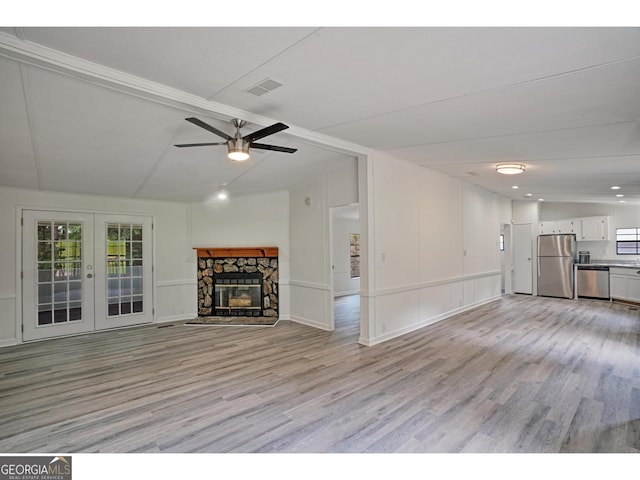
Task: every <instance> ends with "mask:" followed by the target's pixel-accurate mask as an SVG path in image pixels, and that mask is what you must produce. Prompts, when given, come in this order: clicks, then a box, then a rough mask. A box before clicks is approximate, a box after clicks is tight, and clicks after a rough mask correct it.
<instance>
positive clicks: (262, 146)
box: [249, 143, 298, 153]
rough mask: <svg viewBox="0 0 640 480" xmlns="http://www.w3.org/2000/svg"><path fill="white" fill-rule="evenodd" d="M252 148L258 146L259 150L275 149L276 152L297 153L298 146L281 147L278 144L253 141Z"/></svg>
mask: <svg viewBox="0 0 640 480" xmlns="http://www.w3.org/2000/svg"><path fill="white" fill-rule="evenodd" d="M249 147H250V148H257V149H259V150H273V151H274V152H284V153H295V152H297V151H298V149H297V148H289V147H279V146H277V145H266V144H264V143H251V144H250V145H249Z"/></svg>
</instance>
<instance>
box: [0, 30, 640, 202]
mask: <svg viewBox="0 0 640 480" xmlns="http://www.w3.org/2000/svg"><path fill="white" fill-rule="evenodd" d="M0 79H1V81H2V88H1V89H0V107H1V108H0V185H4V186H13V187H20V188H32V189H40V190H50V191H65V192H77V193H93V194H101V195H113V196H119V197H127V198H145V199H158V200H173V201H198V200H200V199H202V198H204V197H206V196H207V195H208V194H210V193H212V192H213V191H214V190H215V189H216V188H217V186H218V185H219V184H220V183H226V184H228V186H229V187H228V188H229V190H230V191H231V192H232V194H248V193H261V192H267V191H274V190H282V189H289V188H293V187H294V186H295V185H296V184H298V183H299V182H300V181H303V180H304V179H306V178H308V177H309V176H311V175H314V174H317V173H319V172H322V171H324V170H326V169H327V168H330V167H333V166H337V165H340V164H341V163H343V162H350V161H353V158H354V156H355V155H357V154H360V153H365V152H366V151H367V150H368V149H376V150H381V151H385V152H388V153H390V154H392V155H394V156H397V157H400V158H404V159H407V160H409V161H412V162H415V163H417V164H419V165H424V166H426V167H429V168H432V169H435V170H438V171H441V172H444V173H446V174H448V175H451V176H454V177H458V178H461V179H464V180H466V181H469V182H471V183H474V184H477V185H480V186H483V187H486V188H488V189H489V190H492V191H495V192H498V193H501V194H504V195H506V196H509V197H511V198H517V199H521V198H533V199H537V198H544V199H545V200H548V201H562V202H564V201H568V202H599V203H602V202H606V203H613V202H618V201H619V200H620V198H616V197H615V194H616V193H618V194H623V195H625V197H624V200H626V201H628V202H630V203H633V202H638V203H640V28H622V27H612V28H609V27H598V28H586V27H582V28H578V27H567V28H546V27H544V28H542V27H541V28H506V27H503V28H487V27H485V28H480V27H475V28H449V27H431V28H427V27H425V28H408V27H403V28H391V27H387V28H374V27H354V28H338V27H331V28H297V27H282V28H281V27H229V28H222V27H215V28H213V27H212V28H195V27H191V28H157V27H144V28H125V27H119V28H89V27H87V28H84V27H82V28H54V27H42V28H20V27H15V28H14V27H5V28H0ZM265 79H271V80H274V81H276V82H278V83H280V84H282V85H281V86H279V87H278V88H276V89H274V90H272V91H270V92H268V93H265V94H264V95H260V96H256V95H254V94H252V93H249V92H248V90H250V89H251V88H252V87H254V86H256V85H257V84H260V83H261V82H262V81H264V80H265ZM194 116H195V117H197V118H200V119H202V120H204V121H206V122H207V123H210V124H211V125H213V126H215V127H216V128H218V129H220V130H223V131H226V132H228V133H230V134H233V131H234V129H233V127H232V125H231V123H230V120H231V119H233V118H242V119H244V120H246V121H248V124H247V125H246V127H244V128H243V133H248V132H251V131H254V130H257V129H260V128H262V127H264V126H267V125H270V124H272V123H275V122H277V121H281V122H284V123H286V124H287V125H289V126H290V128H289V129H287V130H285V131H283V132H280V133H277V134H275V135H273V136H269V137H267V138H265V139H262V140H261V142H264V143H271V144H276V145H282V146H289V147H293V148H297V149H298V152H296V153H294V154H286V153H280V152H271V151H264V150H262V151H258V150H252V158H251V160H249V161H248V162H245V163H234V162H231V161H229V160H228V159H227V158H226V149H225V147H224V146H211V147H197V148H190V149H180V148H176V147H174V145H175V144H177V143H194V142H218V141H220V140H221V139H220V138H218V137H216V136H215V135H213V134H212V133H210V132H207V131H205V130H203V129H201V128H198V127H197V126H195V125H193V124H191V123H189V122H186V121H185V118H187V117H194ZM501 162H518V163H522V164H524V165H525V167H526V171H525V173H524V174H521V175H518V176H504V175H499V174H497V173H496V172H495V165H496V164H497V163H501ZM514 185H517V186H518V187H519V188H518V189H517V190H516V189H514V188H512V187H513V186H514ZM613 185H618V186H620V187H621V189H620V190H618V191H615V192H614V191H612V190H611V189H610V187H611V186H613ZM526 194H531V196H530V197H525V195H526Z"/></svg>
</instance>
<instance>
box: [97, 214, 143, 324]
mask: <svg viewBox="0 0 640 480" xmlns="http://www.w3.org/2000/svg"><path fill="white" fill-rule="evenodd" d="M106 233H107V239H106V240H107V241H106V245H107V252H106V253H107V258H106V262H107V269H106V275H107V279H106V280H107V315H108V316H109V317H116V316H121V315H129V314H132V313H142V312H144V299H143V295H142V293H143V289H142V287H143V281H144V280H143V269H142V266H143V265H142V241H143V238H142V225H141V224H131V223H109V224H107V230H106ZM132 294H133V295H135V296H133V297H132Z"/></svg>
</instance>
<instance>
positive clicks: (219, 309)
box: [213, 272, 262, 317]
mask: <svg viewBox="0 0 640 480" xmlns="http://www.w3.org/2000/svg"><path fill="white" fill-rule="evenodd" d="M213 304H214V305H213V311H214V315H217V316H229V315H233V316H239V317H260V316H262V273H260V272H254V273H246V272H242V273H241V272H230V273H215V274H214V275H213Z"/></svg>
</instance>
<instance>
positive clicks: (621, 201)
mask: <svg viewBox="0 0 640 480" xmlns="http://www.w3.org/2000/svg"><path fill="white" fill-rule="evenodd" d="M618 201H619V202H620V203H627V201H626V200H618Z"/></svg>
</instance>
